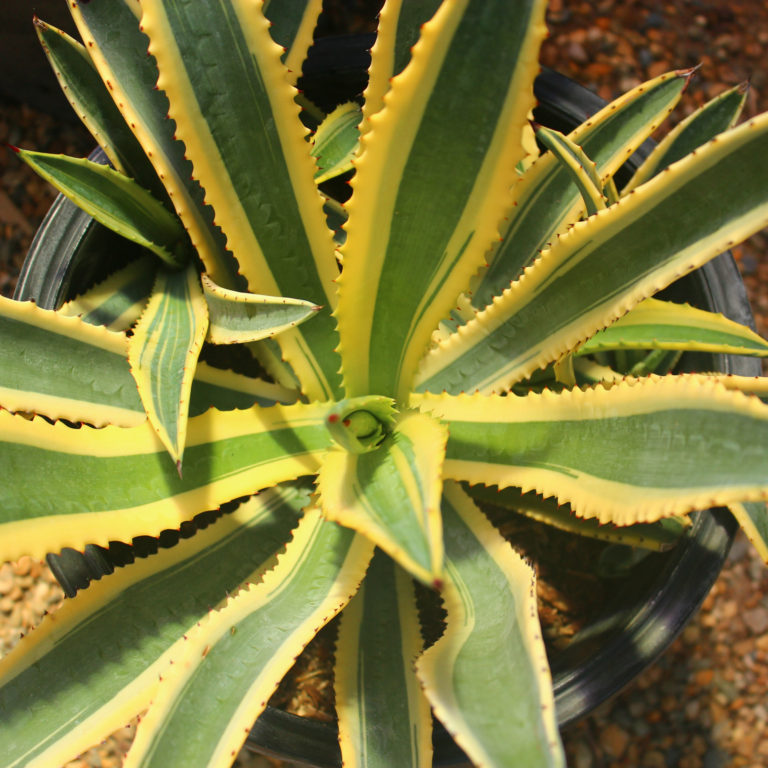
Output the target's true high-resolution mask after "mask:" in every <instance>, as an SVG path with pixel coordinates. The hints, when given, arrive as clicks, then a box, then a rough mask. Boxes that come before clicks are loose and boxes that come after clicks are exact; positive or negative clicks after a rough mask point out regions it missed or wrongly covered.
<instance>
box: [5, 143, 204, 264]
mask: <svg viewBox="0 0 768 768" xmlns="http://www.w3.org/2000/svg"><path fill="white" fill-rule="evenodd" d="M16 153H17V155H18V156H19V157H20V158H21V159H22V160H23V161H24V162H25V163H26V164H27V165H29V166H30V167H31V168H32V169H33V170H34V171H35V172H36V173H37V174H39V175H40V176H42V178H44V179H45V180H46V181H48V182H50V183H51V184H53V186H54V187H56V189H58V190H59V192H61V193H62V194H63V195H66V196H67V197H68V198H69V199H70V200H71V201H72V202H73V203H75V205H77V206H79V207H80V208H82V209H83V210H84V211H85V212H86V213H87V214H88V215H90V216H93V218H94V219H96V221H98V222H99V223H100V224H103V225H104V226H105V227H108V228H109V229H111V230H113V231H114V232H117V233H118V234H119V235H122V236H123V237H125V238H127V239H128V240H130V241H132V242H134V243H137V244H138V245H141V246H143V247H144V248H147V249H149V250H150V251H152V253H154V254H155V255H156V256H159V257H160V258H161V259H162V260H163V261H164V262H166V263H167V264H168V265H170V266H171V267H179V266H181V265H183V264H184V263H186V262H187V261H188V259H189V252H188V245H187V237H186V233H185V232H184V228H183V227H182V226H181V223H180V222H179V220H178V219H177V218H176V217H175V216H174V215H173V214H172V213H171V212H170V211H168V210H167V209H166V208H165V206H164V205H163V204H162V203H161V202H160V201H159V200H157V199H156V198H155V197H153V196H152V195H151V194H150V193H149V192H148V191H147V190H146V189H144V188H143V187H141V186H140V185H139V184H137V183H136V182H135V181H133V179H129V178H128V177H127V176H124V175H123V174H122V173H119V172H118V171H115V170H113V169H112V168H109V167H107V166H105V165H101V164H100V163H94V162H92V161H90V160H85V159H82V158H75V157H67V156H66V155H51V154H47V153H44V152H31V151H29V150H25V149H17V150H16Z"/></svg>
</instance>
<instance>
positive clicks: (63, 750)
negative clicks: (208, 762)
mask: <svg viewBox="0 0 768 768" xmlns="http://www.w3.org/2000/svg"><path fill="white" fill-rule="evenodd" d="M307 501H308V495H307V493H306V492H304V491H302V490H296V489H293V488H280V489H275V490H274V491H267V492H264V493H263V494H260V495H259V496H258V497H255V498H254V499H251V500H250V501H249V502H247V503H246V504H243V505H241V506H240V508H238V509H237V510H236V511H235V512H233V513H231V514H230V515H227V516H226V517H223V518H221V519H220V520H218V521H217V522H216V524H215V525H213V526H210V527H209V528H207V529H206V530H205V531H200V532H198V533H197V534H196V535H195V536H194V537H193V538H191V539H188V540H184V541H181V542H180V543H179V544H178V545H177V546H175V547H173V548H171V549H168V550H161V551H160V553H158V555H156V556H153V557H152V558H147V559H145V560H138V561H137V562H136V563H135V564H134V565H133V566H132V567H131V568H125V569H118V570H117V571H116V572H115V574H113V575H112V576H110V577H109V578H108V579H102V580H101V581H97V582H93V583H92V584H91V585H90V587H89V589H88V590H86V591H85V592H81V593H80V594H79V595H78V596H77V598H75V599H74V600H68V601H67V602H66V604H65V605H64V606H63V607H62V609H61V610H60V611H59V612H57V614H56V617H55V619H53V620H52V619H51V618H50V617H49V618H48V619H46V620H45V621H44V623H43V625H42V626H41V627H40V628H39V630H37V631H36V632H35V633H34V634H33V635H32V636H30V637H29V639H27V640H24V641H23V644H24V645H26V648H25V649H24V650H26V651H27V654H26V656H24V657H21V658H18V659H17V658H16V656H15V655H13V654H12V655H10V656H8V657H6V658H5V659H4V660H3V662H2V664H0V677H2V679H3V688H2V690H1V691H0V713H2V717H3V731H2V738H1V739H0V747H1V748H2V752H3V755H4V756H5V757H8V756H11V755H19V756H23V757H19V758H18V760H21V761H23V762H21V764H22V765H24V766H27V767H28V768H33V767H34V766H37V767H38V768H41V767H43V766H50V765H62V764H63V763H65V762H66V761H67V760H69V759H70V758H71V757H72V756H73V755H75V754H78V753H79V752H82V751H83V750H84V749H86V748H87V747H88V746H89V745H91V744H93V743H95V742H96V741H98V740H99V739H101V738H103V737H104V735H105V733H108V732H110V731H111V730H114V729H116V728H119V727H121V726H122V725H124V724H125V722H126V721H127V720H128V719H129V718H131V717H133V716H134V715H135V714H136V713H137V712H139V711H141V710H142V709H144V708H145V707H146V706H147V704H148V702H149V700H150V698H151V697H152V695H153V694H154V690H155V686H156V683H157V680H158V675H160V674H162V671H163V670H162V668H161V665H162V662H163V659H164V658H165V656H166V655H167V652H168V649H170V647H171V646H172V645H173V644H174V643H175V642H176V641H178V640H179V639H180V638H181V637H182V635H183V633H184V632H185V631H187V630H188V629H189V628H190V627H191V626H193V625H194V623H195V622H196V621H199V620H200V619H201V618H202V617H203V616H205V615H206V614H207V613H208V611H209V610H210V607H211V606H213V605H216V604H217V603H218V602H219V601H220V600H221V597H222V595H223V594H224V593H225V592H226V591H234V590H235V589H237V588H238V586H240V584H241V583H242V582H243V581H244V580H245V579H247V578H249V577H250V578H254V577H255V573H254V572H255V571H257V569H261V568H262V567H263V565H264V562H265V561H266V560H267V558H269V557H270V556H271V555H272V554H273V553H274V552H275V551H277V550H279V548H280V547H281V546H282V545H283V544H284V542H285V541H286V540H287V539H288V538H289V537H290V529H291V528H292V527H293V525H295V523H296V521H297V519H298V515H299V513H300V511H301V509H302V507H303V506H304V505H305V504H306V503H307ZM33 659H34V660H35V662H34V663H32V661H33ZM84 677H87V679H88V687H87V691H86V690H84V689H83V686H82V685H79V684H77V683H78V682H79V681H82V680H83V679H84ZM41 688H44V689H45V691H46V696H45V700H44V701H43V702H41V701H39V700H37V695H38V692H39V690H40V689H41ZM33 706H34V707H36V708H37V709H36V711H37V712H38V715H39V716H40V717H44V718H46V720H47V721H48V722H49V723H50V724H51V728H50V731H51V733H50V735H49V736H47V737H45V738H42V739H41V738H40V734H41V730H40V728H39V727H32V725H31V722H30V718H29V712H30V709H31V708H32V707H33ZM11 765H14V763H11Z"/></svg>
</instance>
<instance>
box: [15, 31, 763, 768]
mask: <svg viewBox="0 0 768 768" xmlns="http://www.w3.org/2000/svg"><path fill="white" fill-rule="evenodd" d="M370 44H371V38H368V37H365V38H353V39H344V40H341V41H339V40H334V39H325V40H322V41H318V44H317V45H316V46H315V49H314V50H313V54H312V56H311V58H310V60H309V62H308V64H307V66H306V67H305V76H304V78H303V82H302V83H301V85H302V87H303V89H304V91H305V92H306V93H307V94H308V95H309V96H310V98H313V100H315V101H317V102H318V103H320V104H321V105H322V106H323V107H325V108H326V109H330V107H332V106H333V105H334V104H335V103H339V102H341V101H343V100H345V99H346V98H349V97H350V95H352V96H354V95H355V94H359V93H360V92H361V91H362V88H363V87H364V85H365V71H366V68H367V65H368V61H369V55H368V52H367V48H368V47H369V46H370ZM535 91H536V96H537V98H538V100H539V102H540V105H539V107H538V108H537V109H536V111H535V117H536V120H537V121H538V122H540V123H542V124H545V125H549V126H551V127H554V128H558V129H563V130H570V129H571V128H573V127H574V126H575V125H577V124H578V123H580V122H582V121H583V120H584V119H586V118H587V117H588V116H590V115H591V114H594V113H595V112H596V111H598V110H599V109H600V108H601V107H602V106H603V102H602V101H601V100H600V99H599V98H598V97H597V96H595V95H594V94H592V93H591V92H589V91H587V90H585V89H584V88H582V87H581V86H578V85H576V84H574V83H573V82H572V81H570V80H568V79H566V78H564V77H562V76H560V75H557V74H556V73H553V72H549V71H544V72H542V73H541V74H540V76H539V77H538V79H537V81H536V85H535ZM650 146H652V145H650V144H649V143H646V145H644V146H643V147H641V149H640V150H639V151H638V152H637V153H636V155H635V156H634V157H633V158H631V159H630V161H629V163H628V165H630V166H631V165H633V164H637V163H638V161H639V160H640V159H641V158H642V157H643V156H645V155H647V153H648V152H649V151H650ZM136 254H137V248H136V246H133V245H132V244H130V243H128V242H127V241H125V240H123V239H122V238H120V237H118V236H117V235H114V234H113V233H111V232H109V231H108V230H105V229H104V228H103V227H101V226H99V225H97V224H94V223H93V221H92V220H91V219H90V218H89V217H88V216H87V215H85V214H84V213H82V212H81V211H80V210H79V209H77V208H76V207H75V206H74V205H72V204H71V203H70V202H69V201H67V200H65V199H64V198H61V197H60V198H59V199H58V200H57V201H56V202H55V204H54V205H53V206H52V208H51V210H50V212H49V214H48V216H47V217H46V219H45V221H44V222H43V224H42V226H41V228H40V230H39V231H38V234H37V236H36V238H35V240H34V242H33V244H32V247H31V249H30V253H29V256H28V258H27V261H26V263H25V265H24V269H23V271H22V275H21V277H20V279H19V283H18V288H17V291H16V298H18V299H34V300H35V301H37V302H38V304H40V305H41V306H44V307H49V308H53V307H56V306H58V305H59V304H60V303H61V302H62V301H63V300H64V299H65V298H66V297H68V296H69V295H71V294H72V293H73V292H75V291H77V290H81V289H82V288H83V287H85V286H87V285H89V284H92V283H93V282H94V281H95V280H97V279H99V278H100V277H101V276H103V275H105V274H106V273H108V272H109V271H112V270H113V269H114V268H115V267H116V266H118V265H119V264H121V263H124V262H126V261H128V260H129V259H132V258H135V256H136ZM105 255H108V258H106V259H105ZM664 296H665V297H666V298H670V299H673V300H677V301H687V302H689V303H691V304H693V305H695V306H698V307H701V308H703V309H709V310H713V311H716V312H721V313H722V314H724V315H726V316H727V317H730V318H731V319H733V320H736V321H738V322H741V323H745V324H749V325H752V317H751V312H750V309H749V304H748V301H747V297H746V293H745V290H744V287H743V285H742V282H741V278H740V277H739V274H738V271H737V269H736V265H735V263H734V261H733V259H732V258H731V257H730V255H729V254H724V255H721V256H719V257H718V258H716V259H714V260H713V261H712V262H710V263H709V264H707V265H705V266H704V267H703V268H701V269H700V270H697V271H696V272H694V273H692V274H690V275H688V276H686V277H685V278H683V279H681V280H680V281H678V282H677V283H675V284H674V285H673V286H670V288H668V289H667V290H666V291H665V292H664ZM688 363H689V365H690V366H692V367H700V366H702V365H703V366H704V367H705V368H707V369H712V368H715V367H716V368H717V369H719V370H721V371H724V372H729V373H736V374H741V375H748V376H754V375H758V374H759V372H760V366H759V363H758V362H757V361H755V360H751V359H749V358H739V357H731V356H729V357H726V356H722V355H719V356H714V359H713V356H709V357H707V358H706V362H703V361H702V360H701V359H697V358H696V357H695V356H690V358H689V360H688ZM735 527H736V526H735V523H734V521H733V519H732V518H731V516H730V515H729V514H728V513H727V511H726V510H723V509H717V510H710V511H708V512H704V513H700V514H699V515H697V517H696V521H695V524H694V526H692V528H691V529H690V531H689V533H688V534H687V535H686V537H685V538H684V539H683V541H682V542H681V543H680V544H679V545H678V546H677V547H676V548H675V549H674V550H673V551H672V552H669V553H665V554H654V555H651V556H649V557H647V558H646V559H645V560H643V561H642V562H641V563H640V564H639V565H637V566H636V567H635V568H634V569H633V571H632V578H631V579H629V580H625V581H622V582H621V584H622V586H621V589H620V590H616V593H615V594H613V595H612V597H611V598H610V600H609V601H608V602H607V603H606V604H605V606H604V610H603V612H602V613H601V615H600V616H599V617H598V618H597V619H596V620H595V621H592V622H591V623H590V624H589V625H588V626H587V627H586V628H585V629H583V630H582V631H581V632H579V633H578V634H577V635H576V636H575V638H574V640H573V641H572V642H571V643H570V644H569V645H568V646H567V647H566V649H565V650H563V651H560V652H558V653H556V654H552V657H551V658H550V662H551V666H552V674H553V680H554V688H555V697H556V708H557V713H558V720H559V722H560V725H561V726H566V725H567V724H569V723H571V722H573V721H575V720H577V719H579V718H581V717H583V716H584V715H586V714H587V713H588V712H589V711H590V710H592V709H593V708H594V707H595V706H597V705H598V704H599V703H601V702H602V701H604V700H605V699H606V698H608V697H610V696H611V695H613V694H614V693H616V692H618V691H619V690H620V689H621V688H622V687H623V686H624V685H625V684H626V683H627V682H629V681H630V680H631V679H632V678H633V677H635V676H636V675H637V674H638V673H639V672H640V671H641V670H642V669H643V668H644V667H646V666H647V665H648V664H649V663H651V661H652V660H653V659H655V658H656V657H657V656H658V655H659V654H660V653H661V652H662V651H663V650H664V649H665V648H666V647H667V646H668V645H669V643H670V642H671V641H672V640H673V639H674V638H675V636H676V635H677V634H678V633H679V632H680V631H681V630H682V628H683V627H684V625H685V624H686V622H687V621H688V620H689V619H690V617H691V616H692V615H693V613H694V612H695V611H696V610H697V609H698V607H699V605H700V604H701V601H702V600H703V599H704V597H705V596H706V594H707V592H708V591H709V589H710V587H711V586H712V584H713V582H714V580H715V579H716V577H717V574H718V573H719V571H720V568H721V566H722V564H723V561H724V559H725V556H726V554H727V552H728V549H729V547H730V543H731V540H732V537H733V534H734V532H735ZM434 742H435V765H455V764H458V763H463V762H466V757H465V756H464V754H463V753H462V752H461V750H460V749H459V748H458V747H456V745H455V744H454V742H453V741H452V739H451V738H450V736H449V735H448V734H447V733H446V731H445V730H444V729H443V728H442V726H441V725H440V724H439V723H438V724H436V728H435V732H434ZM248 744H249V745H250V746H252V748H254V749H255V750H257V751H260V752H263V753H265V754H268V755H274V756H278V757H283V758H287V759H290V760H295V761H297V762H299V763H303V764H306V765H314V766H323V767H328V768H331V767H332V768H336V767H337V766H339V765H340V754H339V749H338V744H337V734H336V730H335V728H334V727H332V726H328V725H324V724H321V723H317V722H312V721H308V720H305V719H303V718H299V717H296V716H294V715H290V714H286V713H285V712H282V711H279V710H276V709H273V708H269V707H268V708H267V710H266V711H265V712H264V714H263V715H262V716H261V717H260V718H259V720H258V721H257V722H256V724H255V725H254V728H253V730H252V732H251V735H250V737H249V740H248Z"/></svg>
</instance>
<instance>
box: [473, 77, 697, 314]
mask: <svg viewBox="0 0 768 768" xmlns="http://www.w3.org/2000/svg"><path fill="white" fill-rule="evenodd" d="M689 75H690V72H689V71H685V72H668V73H666V74H664V75H660V76H659V77H657V78H654V79H653V80H649V81H648V82H646V83H643V84H642V85H639V86H637V87H636V88H633V89H632V90H631V91H628V92H627V93H625V94H623V95H622V96H620V97H619V98H618V99H616V100H615V101H613V102H611V103H610V104H608V105H606V106H605V107H604V108H603V109H601V110H600V111H599V112H598V113H597V114H596V115H593V116H592V117H591V118H590V119H589V120H587V121H586V122H584V123H582V124H581V125H580V126H579V127H578V128H576V129H575V130H574V131H572V132H571V133H570V134H569V135H568V138H569V140H570V141H572V142H573V143H575V144H577V145H578V146H580V147H581V148H582V150H583V151H584V152H585V153H586V155H587V156H588V157H590V158H591V159H592V161H593V162H594V163H595V165H596V166H597V171H598V173H599V174H600V177H601V179H603V180H604V181H605V180H606V179H608V178H610V177H611V176H613V174H614V173H615V172H616V171H617V170H618V169H619V167H620V166H621V165H622V163H624V161H625V160H626V159H627V157H628V156H629V155H631V154H632V152H634V151H635V150H636V149H637V148H638V147H639V146H640V145H641V144H642V143H643V141H645V139H647V138H648V136H650V135H651V133H653V131H654V130H656V128H657V127H658V125H659V123H660V122H661V121H662V120H663V119H664V118H665V117H666V116H667V115H669V113H670V112H671V111H672V109H673V108H674V106H675V104H677V102H678V100H679V99H680V95H681V94H682V92H683V89H684V88H685V85H686V83H687V82H688V76H689ZM512 195H513V199H514V215H511V216H510V217H509V221H508V223H507V224H506V227H505V229H504V231H503V232H502V238H501V241H500V243H499V245H498V248H495V249H494V250H493V251H492V253H491V254H490V255H489V256H488V261H489V267H488V269H487V270H484V271H483V272H481V274H480V275H479V276H478V277H477V278H476V279H475V281H474V285H473V288H472V304H473V305H474V306H475V307H476V308H477V309H482V308H483V307H485V306H487V305H488V304H490V303H491V301H492V300H493V298H494V297H495V296H499V295H500V294H501V293H502V291H504V290H505V289H506V288H507V287H508V286H509V284H510V283H511V282H512V281H513V280H516V279H517V278H518V277H519V276H520V274H521V273H522V271H523V269H524V268H525V267H526V266H528V265H529V264H530V263H531V262H533V260H534V259H535V258H536V257H537V256H538V255H539V252H540V251H541V250H542V249H543V248H546V247H547V246H548V245H549V244H550V243H553V242H555V240H556V238H557V236H558V235H559V234H562V233H564V232H565V231H566V230H567V229H568V228H569V227H570V225H571V224H573V222H575V221H578V220H579V218H580V217H581V214H582V212H583V210H584V206H583V204H582V202H581V196H580V194H579V191H578V189H577V188H576V185H575V184H574V183H573V181H572V179H571V177H570V175H569V173H568V171H567V170H566V169H565V168H563V167H562V165H561V164H560V163H558V162H557V160H556V158H554V157H552V155H551V154H544V155H542V156H541V157H539V158H538V159H537V160H536V162H535V163H533V165H532V166H531V167H530V168H529V169H528V170H527V171H526V173H524V174H523V176H521V177H520V179H519V180H518V181H517V183H516V184H515V186H514V187H513V189H512Z"/></svg>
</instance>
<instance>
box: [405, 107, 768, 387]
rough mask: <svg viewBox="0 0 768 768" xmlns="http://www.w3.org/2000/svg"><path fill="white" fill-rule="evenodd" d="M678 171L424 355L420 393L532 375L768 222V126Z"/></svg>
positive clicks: (602, 218) (581, 227)
mask: <svg viewBox="0 0 768 768" xmlns="http://www.w3.org/2000/svg"><path fill="white" fill-rule="evenodd" d="M675 168H676V170H675V172H674V173H673V172H672V171H670V170H667V171H665V172H664V173H662V174H660V175H659V176H656V177H655V178H654V179H652V180H651V181H649V182H648V183H647V184H644V185H643V186H642V187H639V188H638V189H637V190H636V191H635V192H634V193H632V194H631V195H630V196H629V197H628V198H626V199H625V200H623V201H621V202H619V203H618V204H616V205H613V206H611V207H610V208H608V209H606V210H605V211H601V212H600V213H598V214H597V215H595V216H593V217H592V218H591V219H589V220H588V221H586V222H582V223H580V224H577V225H576V226H575V227H574V228H573V229H572V230H571V232H570V233H569V234H568V235H566V236H564V237H562V238H561V239H560V240H559V241H558V243H557V244H556V245H555V246H553V247H552V249H550V250H549V251H548V252H546V253H545V254H544V256H543V257H542V258H541V259H540V260H539V261H537V262H536V263H535V264H534V265H533V266H532V267H531V268H530V269H529V270H528V271H526V273H525V275H524V276H523V277H522V278H521V279H520V280H519V281H518V282H517V283H515V284H514V285H513V286H512V287H511V288H510V289H509V291H508V292H507V293H505V294H504V295H503V296H502V297H501V298H500V299H498V300H497V301H496V302H494V304H493V305H491V307H489V308H488V309H487V310H486V311H485V312H483V313H481V314H480V315H479V316H478V317H477V318H476V319H475V320H474V321H472V322H471V323H470V324H468V325H467V326H465V330H466V331H467V332H466V333H464V334H461V338H460V339H457V338H452V339H449V340H448V343H446V344H445V346H444V348H442V349H438V350H436V351H433V352H431V353H430V354H429V355H428V357H427V358H425V365H424V367H423V370H422V372H421V378H420V382H419V389H429V390H431V391H441V390H446V391H449V392H457V391H461V390H462V389H464V390H470V391H471V390H474V389H481V390H485V391H487V390H492V389H494V388H499V387H503V386H504V385H507V384H510V383H513V382H514V381H518V380H520V379H522V378H525V376H527V375H528V374H530V373H531V372H532V371H533V370H535V369H536V368H537V367H540V366H543V365H544V364H545V363H548V362H551V361H553V360H555V359H557V358H558V357H559V356H560V355H562V354H563V352H565V351H567V350H568V349H571V348H572V347H573V346H575V344H577V343H578V342H579V341H582V340H584V339H586V338H587V337H589V336H591V335H592V334H593V333H594V332H595V331H597V330H598V329H600V328H601V327H605V326H606V325H608V324H609V323H610V322H611V321H612V320H614V319H616V318H617V317H618V316H620V315H621V314H623V313H624V312H626V311H627V310H628V309H630V308H631V307H632V306H634V305H635V304H636V303H638V302H639V301H640V300H641V299H644V298H646V297H647V296H649V295H650V294H652V293H654V292H656V291H657V290H659V289H661V288H663V287H665V286H666V285H667V284H669V283H670V282H671V281H672V280H673V279H674V278H676V277H678V276H680V275H681V274H685V273H687V272H689V271H690V270H692V269H694V268H695V267H698V266H700V265H701V264H703V263H705V262H706V261H708V260H709V259H711V258H712V257H714V256H716V255H717V254H718V253H719V252H721V251H722V250H724V249H725V248H727V247H728V246H729V245H731V244H732V243H733V242H738V241H739V240H741V239H743V238H744V237H746V236H748V235H749V234H751V233H752V232H755V231H757V230H758V229H760V227H761V226H763V225H764V224H765V223H766V220H768V188H767V187H766V185H765V184H764V179H765V178H768V118H766V117H763V118H758V119H756V120H754V121H752V122H751V123H749V124H745V125H744V126H742V127H740V128H737V129H734V130H733V131H732V132H730V133H729V134H727V135H726V136H724V137H722V138H719V139H717V140H715V141H713V142H711V143H710V144H709V145H708V146H707V147H706V148H704V149H702V150H701V151H700V152H698V153H697V154H696V156H695V157H692V158H690V159H689V160H686V161H683V162H681V163H680V164H679V165H677V166H676V167H675ZM574 318H577V319H576V320H574Z"/></svg>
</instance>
